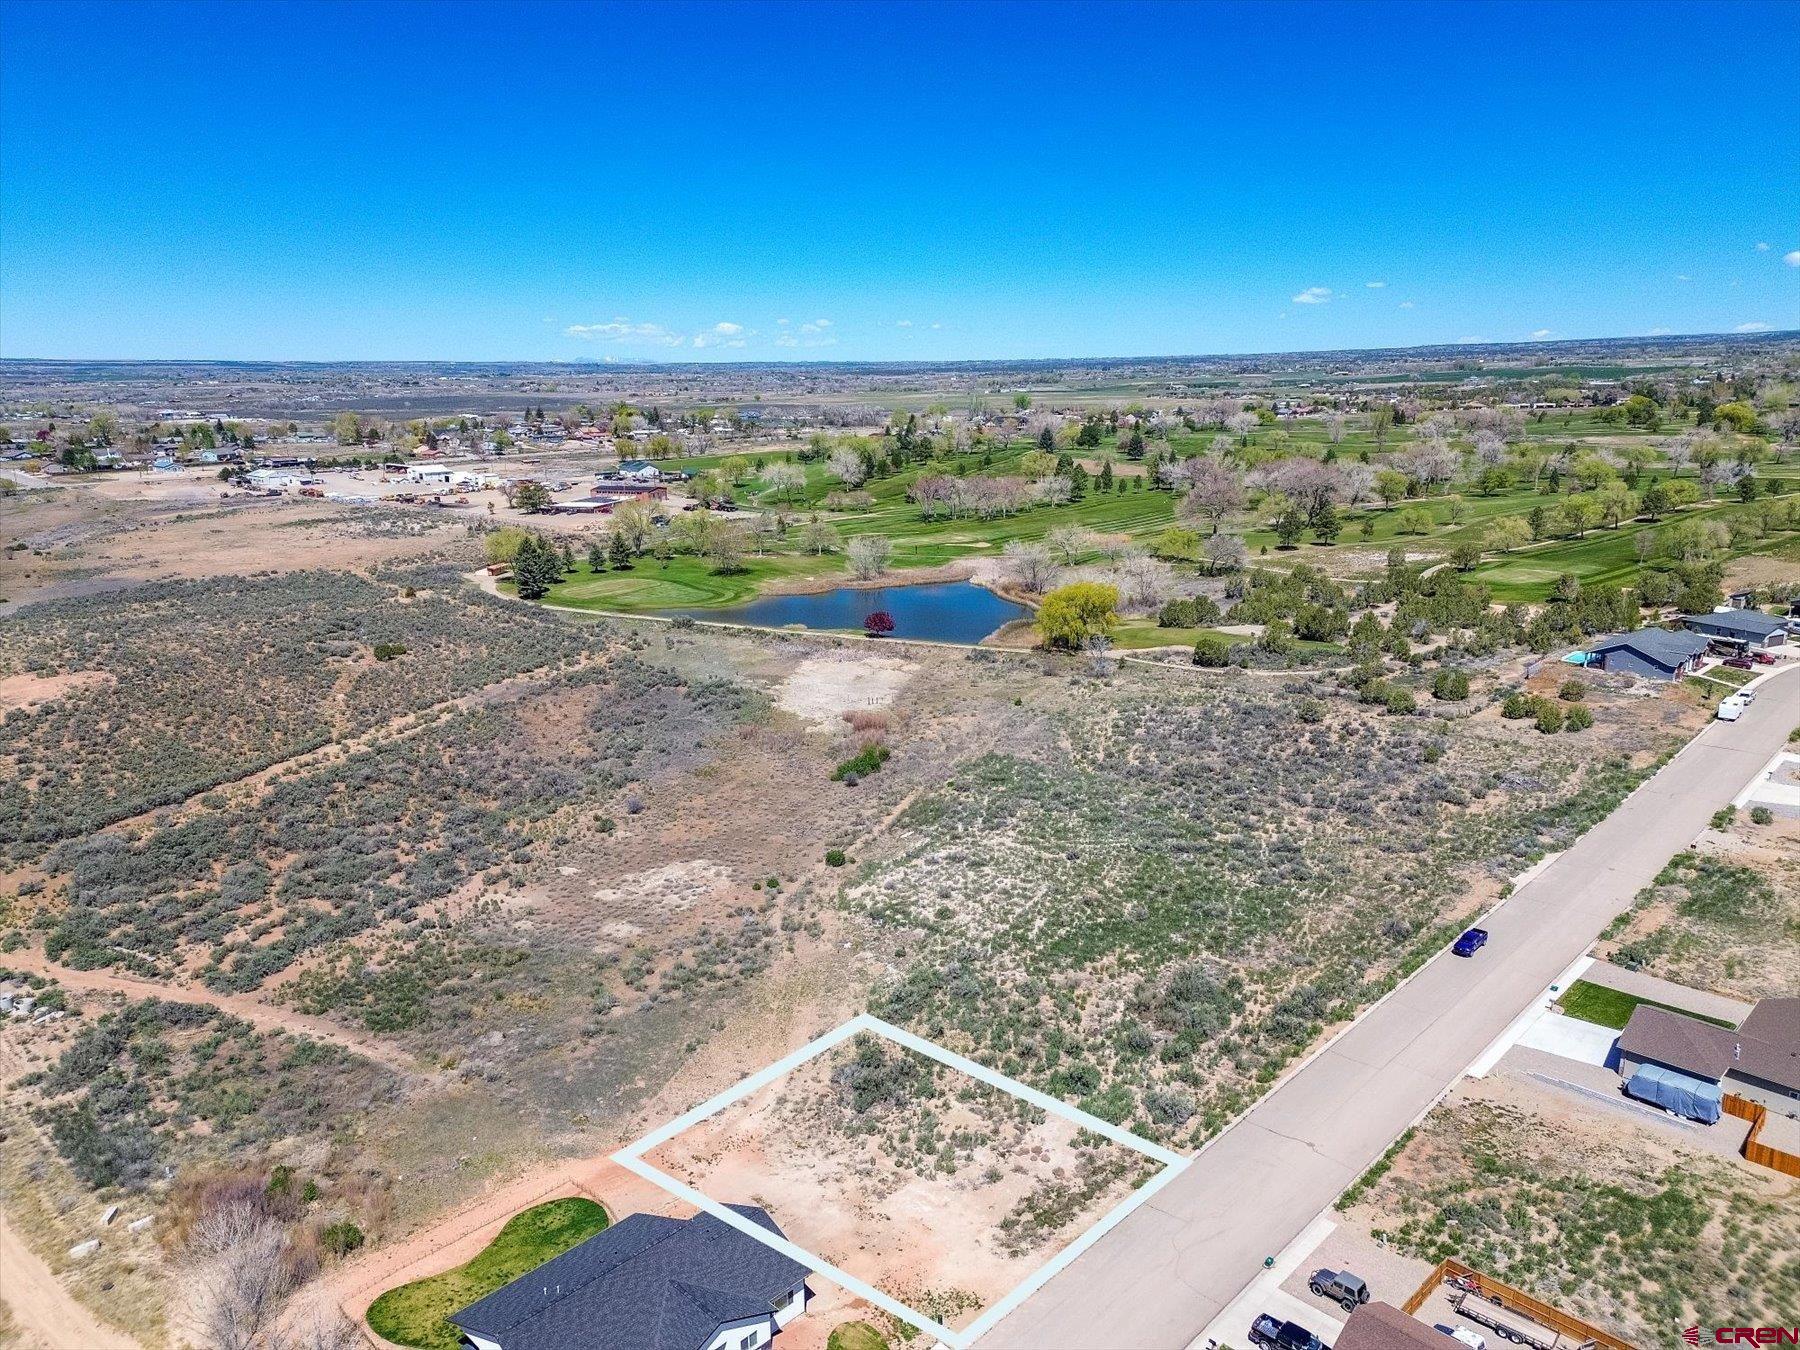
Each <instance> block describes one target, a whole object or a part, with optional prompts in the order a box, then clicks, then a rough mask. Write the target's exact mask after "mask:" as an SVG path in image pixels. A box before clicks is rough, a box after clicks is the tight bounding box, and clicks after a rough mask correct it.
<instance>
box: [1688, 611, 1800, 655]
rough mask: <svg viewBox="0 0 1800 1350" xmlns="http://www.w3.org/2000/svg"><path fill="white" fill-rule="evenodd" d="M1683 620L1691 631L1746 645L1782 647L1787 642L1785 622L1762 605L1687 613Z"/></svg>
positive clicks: (1721, 640)
mask: <svg viewBox="0 0 1800 1350" xmlns="http://www.w3.org/2000/svg"><path fill="white" fill-rule="evenodd" d="M1681 623H1682V626H1683V627H1684V628H1686V629H1687V630H1688V631H1689V632H1690V633H1704V634H1706V636H1707V637H1709V638H1713V639H1715V640H1717V641H1719V642H1733V643H1736V644H1737V645H1738V646H1740V647H1743V648H1750V647H1758V648H1763V647H1781V646H1785V645H1786V643H1787V624H1786V622H1785V621H1784V620H1781V619H1777V618H1775V617H1774V616H1773V615H1770V614H1764V613H1763V612H1762V611H1761V610H1759V609H1722V610H1715V611H1714V612H1713V613H1711V614H1684V615H1682V616H1681Z"/></svg>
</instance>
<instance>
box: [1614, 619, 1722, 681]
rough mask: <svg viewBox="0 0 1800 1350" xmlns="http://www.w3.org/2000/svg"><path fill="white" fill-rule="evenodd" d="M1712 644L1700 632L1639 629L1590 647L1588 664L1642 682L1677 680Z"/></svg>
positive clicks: (1692, 666) (1690, 668)
mask: <svg viewBox="0 0 1800 1350" xmlns="http://www.w3.org/2000/svg"><path fill="white" fill-rule="evenodd" d="M1710 643H1711V639H1710V638H1708V637H1706V636H1704V635H1703V634H1700V633H1677V632H1674V631H1673V630H1671V629H1668V628H1640V629H1638V630H1637V631H1636V632H1632V633H1619V634H1616V635H1615V636H1613V637H1609V638H1603V639H1601V640H1600V641H1599V642H1596V643H1595V644H1594V645H1593V646H1592V647H1590V648H1588V662H1587V664H1588V665H1589V667H1591V668H1595V667H1597V668H1598V669H1600V670H1605V671H1610V672H1612V673H1615V674H1620V675H1635V676H1637V677H1638V678H1639V679H1642V680H1677V679H1680V678H1681V677H1682V676H1683V675H1686V674H1688V673H1689V672H1690V671H1692V670H1693V669H1694V667H1695V666H1696V665H1697V664H1698V663H1699V661H1700V658H1701V657H1702V656H1704V655H1705V654H1706V649H1707V647H1708V646H1709V645H1710Z"/></svg>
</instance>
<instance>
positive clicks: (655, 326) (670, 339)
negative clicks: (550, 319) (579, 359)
mask: <svg viewBox="0 0 1800 1350" xmlns="http://www.w3.org/2000/svg"><path fill="white" fill-rule="evenodd" d="M563 336H565V337H572V338H580V339H581V340H582V341H583V342H630V343H635V344H637V345H640V346H655V347H679V346H681V345H682V344H683V343H684V342H685V341H687V339H686V338H684V337H682V336H681V334H679V333H671V332H670V331H669V330H668V329H666V328H664V327H663V326H662V325H661V324H659V323H633V322H631V320H630V319H627V318H626V317H624V316H623V315H620V316H619V317H617V318H615V319H614V320H613V321H612V322H611V323H572V324H570V325H569V326H568V327H567V328H565V329H563Z"/></svg>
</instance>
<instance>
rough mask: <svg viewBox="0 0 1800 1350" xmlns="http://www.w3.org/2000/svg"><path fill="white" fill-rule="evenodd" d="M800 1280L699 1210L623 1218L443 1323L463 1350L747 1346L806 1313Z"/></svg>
mask: <svg viewBox="0 0 1800 1350" xmlns="http://www.w3.org/2000/svg"><path fill="white" fill-rule="evenodd" d="M731 1208H732V1209H733V1210H734V1211H736V1212H737V1213H738V1214H740V1215H742V1216H743V1217H744V1218H746V1219H748V1220H750V1221H751V1222H752V1223H754V1224H757V1225H759V1226H761V1227H763V1228H766V1229H768V1231H769V1232H771V1233H774V1234H775V1235H776V1236H777V1237H781V1236H785V1235H784V1234H783V1233H782V1231H781V1229H780V1228H778V1227H777V1226H776V1224H775V1221H774V1220H773V1219H771V1218H770V1217H769V1215H768V1213H767V1212H766V1211H764V1210H762V1209H759V1208H757V1207H756V1206H754V1205H732V1206H731ZM806 1273H807V1272H806V1267H805V1266H803V1265H801V1264H800V1263H799V1262H798V1261H794V1260H792V1259H790V1258H788V1257H786V1256H784V1255H782V1254H781V1253H780V1252H778V1251H776V1250H775V1249H774V1248H773V1247H769V1246H765V1245H764V1244H763V1243H761V1242H758V1241H757V1240H756V1239H755V1238H752V1237H748V1236H746V1235H745V1234H743V1233H740V1232H739V1231H738V1230H737V1229H735V1228H733V1227H732V1226H731V1225H729V1224H727V1223H725V1222H723V1221H722V1220H720V1219H717V1218H714V1217H713V1216H712V1215H710V1214H699V1215H696V1216H695V1217H693V1218H691V1219H665V1218H662V1217H660V1216H658V1215H654V1214H633V1215H631V1216H630V1217H629V1218H627V1219H625V1220H623V1221H621V1222H619V1223H616V1224H614V1225H613V1226H612V1227H610V1228H607V1229H605V1230H604V1231H602V1232H599V1233H596V1234H595V1235H594V1236H593V1237H591V1238H589V1239H588V1240H587V1241H586V1242H583V1243H581V1244H580V1245H579V1246H576V1247H572V1248H570V1249H569V1250H568V1251H566V1252H564V1253H563V1254H562V1255H561V1256H557V1257H553V1258H552V1259H550V1260H548V1261H546V1262H544V1264H543V1265H541V1266H539V1267H537V1269H535V1270H533V1271H531V1272H529V1273H528V1274H525V1275H522V1276H520V1277H519V1278H518V1279H516V1280H514V1281H513V1282H512V1283H511V1284H509V1285H506V1286H504V1287H503V1288H501V1289H497V1290H495V1291H494V1292H493V1293H491V1294H489V1295H488V1296H487V1297H486V1298H484V1299H482V1300H481V1301H480V1302H478V1303H474V1304H471V1305H470V1306H469V1307H467V1308H464V1309H463V1310H462V1311H461V1312H457V1313H452V1314H451V1315H450V1317H449V1321H450V1322H451V1324H452V1325H454V1326H456V1327H457V1328H458V1329H459V1330H461V1331H462V1333H463V1337H464V1339H465V1341H466V1342H467V1343H468V1344H469V1345H471V1346H473V1347H474V1350H592V1347H595V1346H602V1345H603V1346H605V1347H606V1348H607V1350H755V1348H756V1347H758V1346H764V1345H767V1344H768V1343H769V1342H770V1341H771V1340H772V1339H773V1338H774V1337H775V1335H776V1334H777V1333H778V1332H779V1331H780V1330H781V1329H782V1328H783V1327H785V1326H787V1325H788V1323H790V1322H792V1321H793V1320H794V1319H795V1318H796V1317H798V1316H800V1314H801V1313H803V1312H805V1311H806V1299H807V1289H806Z"/></svg>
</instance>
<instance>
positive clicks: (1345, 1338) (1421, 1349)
mask: <svg viewBox="0 0 1800 1350" xmlns="http://www.w3.org/2000/svg"><path fill="white" fill-rule="evenodd" d="M1457 1344H1458V1342H1456V1341H1453V1340H1451V1339H1450V1338H1449V1337H1447V1336H1445V1335H1444V1333H1443V1332H1441V1331H1439V1330H1438V1329H1437V1328H1436V1327H1431V1326H1427V1325H1426V1324H1425V1323H1423V1322H1421V1321H1418V1320H1417V1319H1416V1318H1412V1317H1408V1316H1407V1315H1406V1314H1405V1313H1403V1312H1401V1311H1400V1310H1399V1309H1398V1308H1396V1307H1394V1306H1393V1305H1392V1304H1391V1303H1365V1304H1363V1305H1362V1307H1360V1308H1358V1309H1357V1310H1356V1311H1355V1312H1353V1313H1351V1314H1350V1320H1349V1321H1347V1322H1345V1323H1344V1329H1343V1331H1342V1332H1341V1333H1339V1335H1338V1338H1337V1343H1336V1345H1335V1346H1334V1347H1333V1350H1414V1347H1417V1350H1444V1347H1445V1346H1455V1345H1457Z"/></svg>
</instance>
